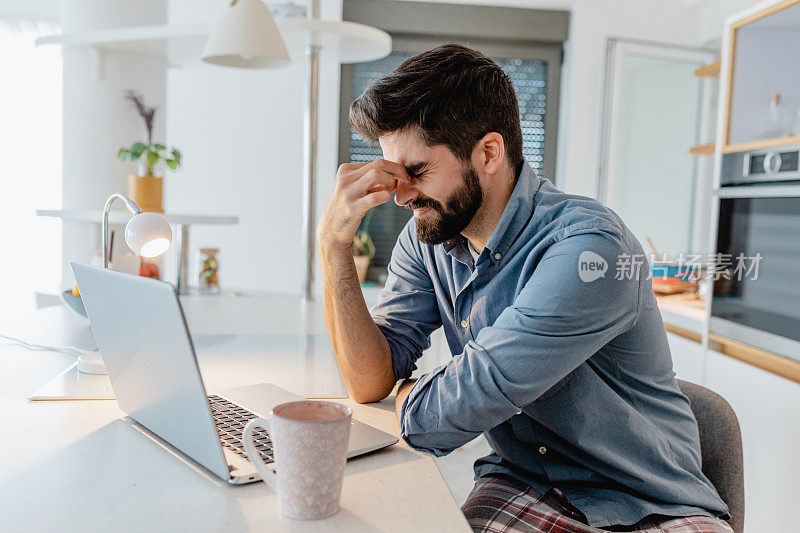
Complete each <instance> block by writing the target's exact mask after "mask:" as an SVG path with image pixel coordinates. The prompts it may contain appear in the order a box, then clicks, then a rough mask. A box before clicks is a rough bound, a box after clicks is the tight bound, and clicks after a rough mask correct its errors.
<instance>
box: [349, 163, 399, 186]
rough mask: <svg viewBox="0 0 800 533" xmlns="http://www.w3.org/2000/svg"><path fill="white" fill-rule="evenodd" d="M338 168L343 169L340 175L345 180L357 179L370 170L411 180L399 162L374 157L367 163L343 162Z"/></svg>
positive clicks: (352, 180)
mask: <svg viewBox="0 0 800 533" xmlns="http://www.w3.org/2000/svg"><path fill="white" fill-rule="evenodd" d="M340 169H341V170H344V173H343V174H342V175H343V176H344V177H345V178H346V181H347V182H354V181H357V180H359V179H361V177H363V176H364V175H365V174H366V173H368V172H369V171H371V170H378V171H381V172H384V173H386V174H389V175H391V176H394V178H396V179H399V180H402V181H405V182H406V183H407V182H409V181H411V177H410V176H409V175H408V172H406V167H404V166H403V165H401V164H400V163H395V162H394V161H389V160H388V159H376V160H375V161H370V162H369V163H345V164H343V165H342V166H341V167H340Z"/></svg>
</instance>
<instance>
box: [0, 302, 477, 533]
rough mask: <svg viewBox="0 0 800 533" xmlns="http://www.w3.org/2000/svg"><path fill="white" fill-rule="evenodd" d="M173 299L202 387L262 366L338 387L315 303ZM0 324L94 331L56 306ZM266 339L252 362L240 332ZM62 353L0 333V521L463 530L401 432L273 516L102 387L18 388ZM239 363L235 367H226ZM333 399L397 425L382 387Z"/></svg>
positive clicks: (305, 390) (50, 370)
mask: <svg viewBox="0 0 800 533" xmlns="http://www.w3.org/2000/svg"><path fill="white" fill-rule="evenodd" d="M182 302H183V306H184V310H185V313H186V316H187V321H188V323H189V328H190V330H191V332H192V334H193V336H196V339H198V343H200V344H204V343H205V344H207V346H206V347H205V349H206V353H207V354H208V355H204V356H201V357H200V359H201V361H200V364H201V369H202V371H203V376H204V379H205V381H206V384H207V386H208V388H209V390H212V389H213V388H216V387H227V386H235V385H245V384H247V383H252V382H253V381H252V380H253V379H256V380H258V379H263V378H266V377H268V376H274V377H275V379H273V380H271V381H272V382H273V383H275V384H277V385H279V386H285V388H287V389H290V390H294V391H295V392H298V391H299V392H300V393H302V394H304V395H305V396H319V394H317V393H318V392H319V391H323V392H324V393H326V394H323V395H330V393H331V392H336V391H337V390H339V391H344V389H343V386H342V385H341V377H340V375H339V373H338V369H337V368H336V365H335V361H333V360H332V357H333V356H332V353H330V352H329V351H328V348H329V345H328V346H326V345H325V343H324V339H325V336H324V326H323V323H322V321H321V316H322V314H321V310H320V309H319V306H318V304H302V303H300V302H299V301H298V300H296V299H295V298H292V297H282V296H275V297H251V298H247V297H244V298H226V297H224V296H218V297H213V296H189V297H185V298H183V299H182ZM0 334H3V335H10V336H13V337H16V338H21V339H24V340H25V341H28V342H32V343H37V344H47V345H58V346H65V345H69V346H76V347H79V348H90V347H92V346H93V344H94V343H93V337H92V335H91V331H90V329H89V327H88V323H87V322H86V321H85V320H84V319H81V318H79V317H77V316H76V315H73V314H72V313H71V311H69V310H68V309H67V308H66V307H64V306H57V307H52V308H47V309H42V310H39V311H37V312H35V313H32V314H29V315H26V316H21V317H18V318H17V319H16V320H12V321H5V323H4V324H3V325H2V326H0ZM269 339H272V340H273V341H274V342H272V343H271V344H272V347H271V348H270V349H267V350H265V353H266V354H267V355H266V356H265V357H264V360H265V361H266V362H265V363H264V365H265V367H266V366H269V369H266V368H262V369H261V370H260V371H259V370H258V369H259V366H258V358H257V357H255V356H256V355H257V354H256V353H255V352H254V349H253V346H254V345H255V344H254V343H257V342H262V341H265V340H269ZM292 339H294V340H292ZM309 342H310V344H311V348H308V345H309ZM243 347H244V348H243ZM239 350H241V351H242V352H243V353H244V354H245V355H244V357H243V358H238V357H239ZM304 350H305V351H304ZM198 351H199V352H200V351H202V350H201V349H200V348H199V349H198ZM74 360H75V357H74V356H70V355H66V354H62V353H59V352H54V351H32V350H28V349H26V348H24V347H22V346H20V345H17V344H13V343H10V342H8V341H6V340H3V339H0V375H3V376H6V383H5V384H4V387H3V388H2V391H0V397H2V401H0V420H3V423H4V426H5V428H4V430H3V431H2V432H0V446H2V452H3V453H2V454H0V455H1V456H2V459H0V494H2V495H3V496H2V498H0V510H2V511H3V513H2V515H3V517H4V518H3V522H4V524H3V530H5V531H34V530H35V531H40V530H52V529H54V528H55V527H57V528H58V530H59V531H87V530H101V531H102V530H110V529H113V530H114V531H129V530H130V531H132V530H137V531H140V530H142V529H143V528H147V529H148V530H153V531H162V530H163V531H167V530H169V531H174V530H176V528H179V529H180V530H184V529H185V530H194V531H222V530H224V531H247V530H269V531H307V530H308V531H325V530H347V531H399V530H410V529H413V530H414V531H443V530H444V531H468V530H469V528H468V526H467V523H466V520H465V519H464V516H463V514H462V513H461V511H460V509H459V507H458V505H457V504H456V503H455V501H454V500H453V497H452V496H451V494H450V491H449V489H448V487H447V484H446V483H445V481H444V479H443V478H442V476H441V474H440V473H439V470H438V469H437V467H436V465H435V463H434V461H433V459H432V458H431V457H429V456H426V455H424V454H420V453H418V452H416V451H413V450H411V449H410V448H409V447H408V446H407V445H405V444H404V443H403V442H402V441H401V442H400V443H398V444H396V445H394V446H392V447H390V448H387V449H384V450H381V451H378V452H375V453H372V454H368V455H366V456H362V457H359V458H355V459H351V460H350V461H349V462H348V464H347V469H346V472H345V480H344V486H343V490H342V502H341V505H342V508H341V511H340V512H339V513H337V514H336V515H334V516H333V517H331V518H328V519H325V520H322V521H315V522H299V521H293V520H289V519H286V518H284V517H283V516H282V515H281V513H280V509H279V503H278V497H277V495H276V494H274V493H273V492H271V491H270V490H269V489H268V488H267V487H266V486H265V485H264V484H263V483H253V484H250V485H246V486H238V487H234V486H229V485H228V484H227V483H225V482H223V481H221V480H219V479H218V478H216V477H214V476H213V475H212V474H210V473H209V472H208V471H206V470H204V469H203V468H202V467H199V466H198V465H196V464H195V463H193V462H191V461H190V460H188V459H186V458H185V457H183V456H181V455H180V454H179V453H177V452H176V451H175V450H174V449H173V448H171V447H170V446H169V445H167V444H165V443H163V442H162V441H160V440H159V439H158V438H157V437H154V436H153V435H152V434H150V433H149V432H147V431H146V430H144V429H143V428H141V426H139V425H138V424H136V423H135V422H133V421H132V420H131V419H130V418H128V417H126V416H125V415H124V413H123V412H122V411H120V410H119V408H118V407H117V404H116V402H115V401H108V400H94V401H44V402H29V401H28V400H27V397H28V396H29V395H30V394H31V393H32V392H33V391H35V390H36V389H37V388H38V387H40V386H41V385H42V384H44V383H45V382H47V381H48V380H50V379H51V378H53V377H54V376H56V375H57V374H59V373H60V372H61V371H62V370H63V369H64V368H66V367H67V366H69V365H71V364H72V363H73V362H74ZM242 361H244V363H242ZM242 364H243V365H244V366H243V367H241V368H244V369H245V371H242V369H241V368H240V369H239V370H238V371H236V370H234V371H231V370H230V369H231V368H234V369H236V368H237V366H240V365H242ZM276 367H278V368H279V370H278V371H275V370H274V369H275V368H276ZM259 372H260V373H259ZM291 376H294V381H292V379H290V378H291ZM335 401H340V402H342V403H345V404H347V405H350V406H351V407H352V408H353V412H354V416H355V418H357V419H358V420H361V421H362V422H365V423H367V424H370V425H373V426H375V427H377V428H379V429H381V430H383V431H386V432H387V433H391V434H394V435H397V434H398V426H397V422H396V420H395V417H394V402H393V399H392V398H389V399H387V400H384V401H383V402H379V403H376V404H369V405H359V404H356V403H354V402H352V401H351V400H349V399H337V400H335Z"/></svg>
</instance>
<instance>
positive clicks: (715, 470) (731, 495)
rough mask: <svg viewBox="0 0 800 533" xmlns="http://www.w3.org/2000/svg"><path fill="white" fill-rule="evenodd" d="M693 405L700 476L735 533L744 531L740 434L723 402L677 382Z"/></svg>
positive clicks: (720, 397)
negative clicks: (726, 512) (720, 503)
mask: <svg viewBox="0 0 800 533" xmlns="http://www.w3.org/2000/svg"><path fill="white" fill-rule="evenodd" d="M677 381H678V386H679V387H680V389H681V391H682V392H683V394H685V395H686V396H687V397H688V398H689V401H690V402H691V404H692V412H693V413H694V417H695V418H696V419H697V427H698V429H699V431H700V450H701V454H702V459H703V474H705V475H706V477H707V478H708V479H709V480H710V481H711V483H713V484H714V487H715V488H716V489H717V492H718V493H719V495H720V497H721V498H722V500H723V501H724V502H725V503H726V504H727V505H728V510H729V512H730V515H731V519H730V520H729V521H728V523H729V524H730V526H731V528H732V529H733V531H734V533H742V532H743V531H744V462H743V458H742V432H741V430H740V429H739V420H738V419H737V418H736V413H734V412H733V409H732V408H731V406H730V405H729V404H728V402H726V401H725V398H723V397H722V396H720V395H719V394H717V393H716V392H713V391H711V390H709V389H707V388H705V387H701V386H700V385H696V384H694V383H689V382H688V381H682V380H677Z"/></svg>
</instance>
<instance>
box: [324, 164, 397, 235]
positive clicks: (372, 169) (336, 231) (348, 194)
mask: <svg viewBox="0 0 800 533" xmlns="http://www.w3.org/2000/svg"><path fill="white" fill-rule="evenodd" d="M398 180H403V181H409V180H410V177H409V176H408V174H407V173H406V169H405V167H404V166H403V165H401V164H399V163H394V162H392V161H387V160H386V159H377V160H375V161H371V162H369V163H345V164H343V165H341V166H340V167H339V171H338V172H337V173H336V181H335V183H334V187H333V193H331V197H330V198H329V199H328V203H327V204H326V205H325V209H324V210H323V212H322V216H321V217H320V220H319V224H318V225H317V242H318V244H319V246H320V248H322V249H325V248H328V247H347V248H348V249H349V248H350V245H351V244H352V243H353V237H355V234H356V231H357V230H358V225H359V224H360V223H361V219H362V218H364V215H366V214H367V211H369V210H370V209H372V208H373V207H375V206H377V205H381V204H384V203H386V202H388V201H389V200H390V199H391V197H392V193H393V192H394V191H395V189H397V181H398Z"/></svg>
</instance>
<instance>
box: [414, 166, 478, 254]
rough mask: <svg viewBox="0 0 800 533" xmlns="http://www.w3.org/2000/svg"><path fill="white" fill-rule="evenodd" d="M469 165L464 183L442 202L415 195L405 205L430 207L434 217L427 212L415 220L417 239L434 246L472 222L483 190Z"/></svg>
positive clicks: (417, 207)
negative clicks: (412, 199) (414, 198)
mask: <svg viewBox="0 0 800 533" xmlns="http://www.w3.org/2000/svg"><path fill="white" fill-rule="evenodd" d="M468 165H469V167H468V168H466V169H465V170H464V174H463V178H464V183H463V184H462V185H461V187H460V188H459V189H458V190H457V191H456V192H454V193H453V194H452V195H450V198H448V199H447V201H446V202H445V205H442V204H441V203H440V202H437V201H436V200H434V199H433V198H428V197H424V198H417V199H416V200H414V201H413V202H409V203H408V204H406V207H407V208H408V209H423V208H426V207H430V208H431V212H432V213H433V216H432V214H431V212H429V213H428V214H427V215H425V216H424V217H423V218H418V219H417V220H416V223H417V240H419V241H420V242H423V243H425V244H431V245H433V244H441V243H443V242H445V241H449V240H450V239H452V238H453V237H455V236H456V235H458V234H459V233H461V232H462V231H464V229H465V228H466V227H467V226H468V225H469V223H470V222H472V219H473V218H474V217H475V213H477V212H478V208H479V207H480V206H481V203H482V202H483V191H482V190H481V186H480V181H479V180H478V174H477V173H476V172H475V169H474V168H473V167H472V165H471V164H469V163H468Z"/></svg>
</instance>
